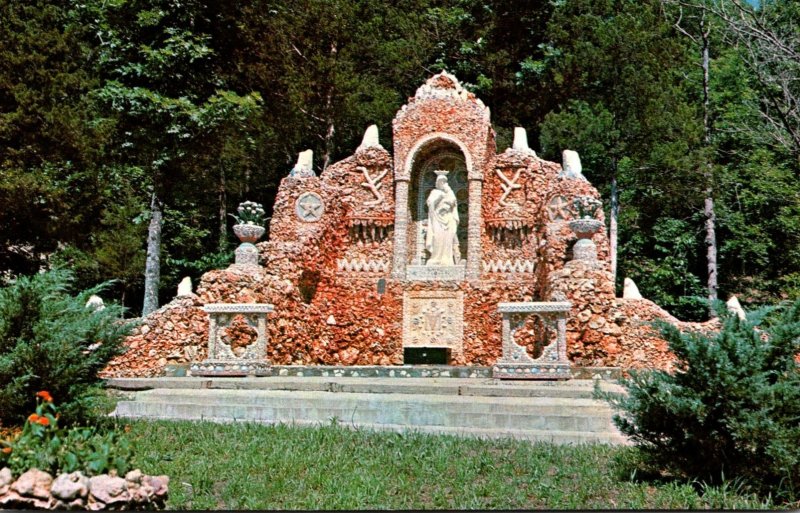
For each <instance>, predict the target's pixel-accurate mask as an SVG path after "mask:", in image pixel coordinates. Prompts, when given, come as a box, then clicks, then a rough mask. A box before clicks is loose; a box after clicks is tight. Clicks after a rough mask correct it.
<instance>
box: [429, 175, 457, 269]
mask: <svg viewBox="0 0 800 513" xmlns="http://www.w3.org/2000/svg"><path fill="white" fill-rule="evenodd" d="M437 174H438V173H437ZM426 204H427V205H428V233H427V234H426V236H425V249H426V250H428V253H429V254H430V256H429V258H428V261H427V264H426V265H456V264H457V263H458V262H459V260H460V259H461V251H460V250H459V247H458V235H457V234H456V230H457V229H458V202H457V200H456V195H455V194H453V189H451V188H450V185H449V184H448V183H447V176H446V175H444V174H440V175H439V176H438V177H437V178H436V188H435V189H433V190H432V191H431V193H430V194H429V195H428V200H427V201H426Z"/></svg>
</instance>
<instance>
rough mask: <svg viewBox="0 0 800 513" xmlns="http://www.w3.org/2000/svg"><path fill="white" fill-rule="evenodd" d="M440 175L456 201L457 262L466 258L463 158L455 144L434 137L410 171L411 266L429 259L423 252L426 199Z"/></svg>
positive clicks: (466, 189)
mask: <svg viewBox="0 0 800 513" xmlns="http://www.w3.org/2000/svg"><path fill="white" fill-rule="evenodd" d="M437 172H438V173H437ZM439 174H444V175H445V176H447V182H448V183H449V184H450V187H451V188H452V189H453V193H455V195H456V199H457V200H458V217H459V224H458V242H459V249H460V252H461V257H460V261H461V263H462V264H463V263H466V260H467V245H468V241H467V227H468V225H469V201H468V200H469V180H468V177H467V176H468V172H467V164H466V159H465V157H464V154H463V153H462V152H461V149H460V148H459V147H458V146H457V145H455V144H453V143H452V142H450V141H447V140H443V139H436V140H433V141H431V142H430V143H429V144H428V145H426V146H425V147H423V148H422V149H420V151H419V152H418V153H417V155H416V158H415V159H414V164H413V166H412V169H411V173H410V177H411V180H410V190H409V195H408V213H409V216H410V222H409V225H408V230H409V233H408V241H409V249H410V251H409V255H408V258H409V261H408V263H409V264H411V265H425V263H426V262H427V259H428V254H427V251H425V234H426V232H427V229H428V208H427V205H426V201H427V198H428V195H429V194H430V193H431V191H432V190H433V189H434V188H436V178H437V176H438V175H439Z"/></svg>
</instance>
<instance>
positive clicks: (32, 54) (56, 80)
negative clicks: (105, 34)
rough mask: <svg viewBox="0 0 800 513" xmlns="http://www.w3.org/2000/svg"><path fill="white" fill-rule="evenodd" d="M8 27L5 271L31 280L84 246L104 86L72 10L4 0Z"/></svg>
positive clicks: (2, 186)
mask: <svg viewBox="0 0 800 513" xmlns="http://www.w3.org/2000/svg"><path fill="white" fill-rule="evenodd" d="M0 19H2V20H3V23H2V24H0V201H2V204H3V208H2V209H0V269H2V270H3V271H4V272H5V271H7V272H10V273H11V274H17V273H23V274H24V273H29V272H35V271H38V270H39V269H40V268H41V267H44V266H46V262H47V256H48V255H49V254H51V253H52V252H54V251H55V250H56V249H57V248H58V247H59V243H61V244H76V245H80V244H82V243H83V242H85V240H86V238H85V233H86V231H87V230H91V225H90V220H91V219H92V218H94V217H95V215H96V214H97V212H98V211H99V209H100V208H101V207H100V203H99V201H100V198H98V196H101V194H98V189H99V190H102V184H98V180H97V178H98V177H97V173H98V171H97V162H98V160H99V156H100V153H101V150H102V144H103V141H104V140H105V137H106V130H105V127H104V126H103V125H102V124H89V123H87V122H86V120H87V119H90V118H91V117H92V107H91V104H90V102H87V101H86V98H85V94H86V92H87V91H89V90H91V89H92V88H93V87H94V86H95V84H96V79H95V77H94V76H93V75H92V74H91V73H89V72H88V69H87V65H86V64H87V60H86V51H85V50H86V46H87V41H88V39H89V35H88V31H87V29H86V27H84V26H82V25H81V24H80V23H77V22H76V20H75V18H74V16H73V13H72V10H71V8H70V6H69V4H68V3H59V2H48V1H44V0H41V1H32V2H14V1H0Z"/></svg>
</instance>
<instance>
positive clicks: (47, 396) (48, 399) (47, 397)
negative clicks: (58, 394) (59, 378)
mask: <svg viewBox="0 0 800 513" xmlns="http://www.w3.org/2000/svg"><path fill="white" fill-rule="evenodd" d="M36 397H41V398H42V400H43V401H44V402H46V403H52V402H53V396H51V395H50V392H48V391H47V390H42V391H41V392H36Z"/></svg>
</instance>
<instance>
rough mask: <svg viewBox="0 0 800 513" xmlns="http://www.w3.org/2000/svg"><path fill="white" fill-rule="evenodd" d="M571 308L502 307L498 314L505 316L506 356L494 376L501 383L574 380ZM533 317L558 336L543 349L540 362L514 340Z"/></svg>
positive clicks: (554, 304)
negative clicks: (570, 346)
mask: <svg viewBox="0 0 800 513" xmlns="http://www.w3.org/2000/svg"><path fill="white" fill-rule="evenodd" d="M571 307H572V303H570V302H569V301H546V302H519V303H500V304H498V305H497V310H498V311H499V312H500V313H501V314H503V355H502V356H501V357H500V359H499V360H498V361H497V363H495V364H494V365H493V366H492V376H493V377H495V378H499V379H570V378H571V377H572V375H571V373H570V369H569V360H568V359H567V314H568V313H569V310H570V308H571ZM531 315H535V316H537V317H539V318H540V319H541V320H542V322H543V323H544V324H545V325H546V326H547V327H548V328H551V329H554V330H555V333H556V337H555V340H553V341H552V342H550V343H549V344H547V345H546V346H545V347H544V348H543V349H542V354H541V355H540V356H539V357H538V358H533V357H531V356H530V355H529V354H528V351H527V350H526V349H525V347H523V346H521V345H519V344H517V342H516V341H515V340H514V335H515V334H516V332H517V331H518V330H519V329H520V328H521V327H522V326H524V325H525V321H526V320H527V319H528V317H529V316H531Z"/></svg>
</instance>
